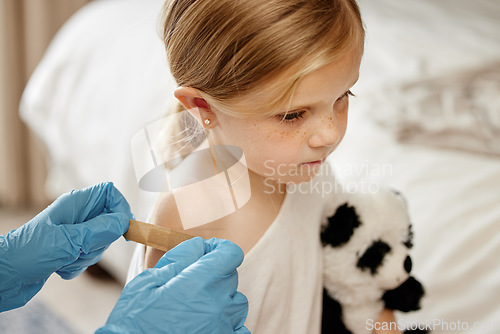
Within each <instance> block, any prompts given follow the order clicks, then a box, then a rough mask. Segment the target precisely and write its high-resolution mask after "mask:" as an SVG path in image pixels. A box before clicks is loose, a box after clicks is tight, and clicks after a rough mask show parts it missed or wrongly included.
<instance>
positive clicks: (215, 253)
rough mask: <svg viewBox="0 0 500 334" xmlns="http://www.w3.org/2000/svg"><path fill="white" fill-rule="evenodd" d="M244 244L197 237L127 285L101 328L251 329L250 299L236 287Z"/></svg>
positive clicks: (173, 332)
mask: <svg viewBox="0 0 500 334" xmlns="http://www.w3.org/2000/svg"><path fill="white" fill-rule="evenodd" d="M242 261H243V252H242V250H241V248H239V247H238V246H236V245H235V244H234V243H232V242H230V241H227V240H223V239H215V238H213V239H210V240H206V241H204V240H203V239H202V238H200V237H196V238H193V239H190V240H188V241H185V242H183V243H181V244H180V245H178V246H177V247H175V248H173V249H172V250H170V251H169V252H167V253H166V254H165V255H164V256H163V257H162V258H161V259H160V261H158V263H157V265H156V266H155V268H152V269H147V270H145V271H144V272H142V273H141V274H140V275H138V276H137V277H136V278H134V279H133V280H132V281H131V282H130V283H129V284H127V285H126V286H125V288H124V290H123V292H122V294H121V296H120V298H119V299H118V302H117V304H116V305H115V307H114V309H113V311H112V312H111V315H110V316H109V318H108V321H107V323H106V325H105V326H104V327H102V328H100V329H99V330H98V331H97V332H96V333H98V334H108V333H148V334H151V333H169V334H177V333H178V334H191V333H196V334H205V333H207V334H214V333H217V334H225V333H238V334H250V332H249V331H248V329H246V327H244V326H243V324H244V322H245V319H246V316H247V313H248V301H247V299H246V297H245V296H244V295H243V294H241V293H240V292H237V291H236V289H237V287H238V273H237V271H236V268H237V267H238V266H239V265H240V264H241V262H242Z"/></svg>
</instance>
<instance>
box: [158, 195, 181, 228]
mask: <svg viewBox="0 0 500 334" xmlns="http://www.w3.org/2000/svg"><path fill="white" fill-rule="evenodd" d="M151 220H152V223H153V224H155V225H159V226H163V227H167V228H169V229H172V230H177V231H182V230H183V226H182V221H181V217H180V216H179V211H178V209H177V204H176V203H175V198H174V195H173V193H172V192H169V193H162V194H160V195H159V196H158V198H157V200H156V204H155V207H154V210H153V214H152V215H151Z"/></svg>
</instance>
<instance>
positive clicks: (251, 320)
mask: <svg viewBox="0 0 500 334" xmlns="http://www.w3.org/2000/svg"><path fill="white" fill-rule="evenodd" d="M327 169H328V170H327ZM326 170H327V171H326ZM322 171H323V172H325V173H326V174H327V175H326V176H325V175H318V176H316V177H315V178H314V179H312V180H311V181H310V182H308V183H303V184H300V185H291V186H289V187H288V188H287V195H286V196H285V199H284V201H283V204H282V206H281V209H280V211H279V213H278V215H277V217H276V218H275V220H274V222H273V223H272V224H271V226H270V227H269V228H268V229H267V231H266V232H265V233H264V235H263V236H262V238H261V239H259V241H258V242H257V243H256V244H255V245H254V247H253V248H252V249H251V250H250V251H249V252H248V253H247V254H246V255H245V259H244V260H243V263H242V264H241V266H240V267H239V268H238V277H239V284H238V291H240V292H242V293H243V294H244V295H245V296H246V297H247V298H248V302H249V311H248V317H247V320H246V322H245V326H246V327H247V328H248V329H249V330H250V332H251V333H252V334H268V333H269V334H275V333H287V334H319V333H321V314H322V298H323V269H322V268H323V266H322V247H321V241H320V226H321V221H322V219H324V216H325V214H324V211H325V202H326V200H327V198H329V197H330V196H331V192H327V193H325V192H324V190H325V189H324V187H323V188H322V185H323V184H324V182H329V183H330V184H329V185H328V187H327V188H330V189H331V186H333V187H335V181H334V178H333V177H332V176H331V175H332V172H331V166H329V165H328V164H325V166H323V169H322ZM325 173H324V174H325ZM328 173H329V174H328ZM328 175H330V177H328ZM318 185H319V186H318ZM143 258H144V247H143V246H142V245H139V246H138V249H136V252H135V254H134V258H133V260H132V262H131V266H130V268H129V277H128V280H130V279H132V278H133V277H135V275H137V274H138V273H139V272H140V271H141V270H142V269H141V268H142V265H143Z"/></svg>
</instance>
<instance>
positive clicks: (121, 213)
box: [0, 183, 132, 311]
mask: <svg viewBox="0 0 500 334" xmlns="http://www.w3.org/2000/svg"><path fill="white" fill-rule="evenodd" d="M131 218H132V213H131V212H130V207H129V205H128V203H127V201H126V200H125V198H124V197H123V196H122V194H121V193H120V192H119V191H118V190H117V189H116V188H115V187H114V186H113V184H112V183H101V184H98V185H95V186H93V187H90V188H86V189H82V190H74V191H72V192H71V193H67V194H64V195H62V196H60V197H59V198H58V199H56V200H55V201H54V203H52V204H51V205H50V206H49V207H48V208H46V209H45V210H44V211H42V212H41V213H39V214H38V215H37V216H36V217H35V218H33V219H32V220H31V221H29V222H28V223H26V224H24V225H23V226H21V227H19V228H18V229H16V230H13V231H11V232H9V233H8V234H7V235H3V236H0V311H6V310H10V309H13V308H16V307H20V306H23V305H24V304H26V302H28V301H29V300H30V299H31V298H32V297H33V296H34V295H35V294H36V293H37V292H38V291H40V289H41V288H42V286H43V284H44V283H45V281H46V280H47V278H49V276H50V275H51V274H52V273H53V272H57V273H58V274H59V275H60V276H61V277H62V278H64V279H70V278H73V277H76V276H77V275H79V274H80V273H82V272H83V271H84V270H85V269H86V268H87V267H88V266H90V265H92V264H95V263H96V262H97V261H99V259H100V258H101V256H102V253H103V252H104V251H105V250H106V248H107V247H108V246H109V244H111V243H112V242H113V241H115V240H116V239H118V238H119V237H120V236H121V235H122V234H123V233H125V232H126V231H127V230H128V225H129V219H131Z"/></svg>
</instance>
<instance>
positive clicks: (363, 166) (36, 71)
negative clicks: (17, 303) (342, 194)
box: [0, 0, 500, 333]
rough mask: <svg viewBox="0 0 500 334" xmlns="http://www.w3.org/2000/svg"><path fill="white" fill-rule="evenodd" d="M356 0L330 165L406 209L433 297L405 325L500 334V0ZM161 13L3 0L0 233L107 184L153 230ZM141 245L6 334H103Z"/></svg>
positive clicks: (3, 325)
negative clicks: (360, 46)
mask: <svg viewBox="0 0 500 334" xmlns="http://www.w3.org/2000/svg"><path fill="white" fill-rule="evenodd" d="M358 2H359V4H360V7H361V11H362V14H363V18H364V21H365V25H366V29H367V40H366V49H365V55H364V59H363V64H362V68H361V77H360V80H359V83H358V84H357V85H356V86H355V87H354V89H353V92H354V93H355V94H356V96H357V97H356V98H354V99H352V104H351V109H350V119H349V122H350V124H349V128H348V133H347V136H346V138H345V140H344V142H343V144H342V145H341V147H340V148H339V149H338V151H336V152H335V154H333V156H332V157H331V162H332V164H333V165H334V167H335V168H336V169H337V172H338V174H339V177H341V178H343V179H344V180H345V182H350V184H351V185H352V186H353V187H359V188H360V189H362V188H363V187H369V186H370V185H373V184H384V185H388V186H391V187H394V188H397V189H399V190H401V191H402V192H403V193H404V194H405V196H406V197H407V198H408V202H409V205H410V212H411V215H412V217H413V221H414V230H415V235H416V240H415V244H416V246H415V248H414V251H413V255H412V256H413V258H414V275H415V276H417V278H418V279H420V280H421V281H422V282H424V284H425V286H426V289H427V297H426V299H425V300H424V302H423V307H422V310H421V311H420V312H417V313H414V314H411V315H400V316H401V317H402V318H403V319H406V320H408V321H413V322H421V321H425V320H432V319H436V318H440V319H443V320H447V321H456V320H457V319H460V320H461V321H465V322H467V323H470V324H471V327H472V324H473V323H474V322H476V321H477V322H479V323H480V324H482V325H484V326H481V327H479V328H469V329H467V330H466V331H464V332H471V333H472V332H474V333H498V332H499V331H500V324H498V319H500V304H499V302H498V301H499V300H500V289H499V284H500V283H499V282H500V263H499V262H498V254H499V253H500V205H499V203H500V35H499V34H498V31H500V2H499V1H497V0H476V1H469V0H441V1H434V0H406V1H398V0H360V1H358ZM162 3H163V1H162V0H149V1H143V0H94V1H87V0H69V1H68V0H0V50H1V52H0V233H7V232H8V231H9V230H11V229H13V228H16V227H17V226H20V225H22V224H23V223H25V222H27V221H28V220H29V219H31V218H32V217H33V216H34V215H35V214H36V213H37V212H39V211H40V210H42V209H43V208H44V207H45V206H46V205H47V204H48V203H50V202H52V201H53V200H54V199H55V198H56V197H57V196H59V195H60V194H62V193H64V192H66V191H69V190H71V189H75V188H82V187H87V186H90V185H93V184H95V183H97V182H101V181H113V182H114V183H115V185H116V186H117V187H118V189H120V190H121V191H122V193H123V194H124V195H125V197H126V198H127V200H128V201H129V202H130V204H131V206H132V210H133V212H134V214H135V216H136V218H137V219H138V220H143V221H148V214H149V212H150V210H151V208H152V205H153V203H154V199H155V194H152V193H145V192H143V191H141V190H140V189H139V188H138V186H137V180H136V177H135V173H134V169H133V164H132V159H131V156H130V138H131V137H132V136H133V134H135V133H136V132H137V131H139V130H140V129H141V128H142V127H144V126H145V125H146V124H148V123H150V122H151V121H153V120H156V119H158V118H160V117H161V116H162V115H163V114H164V112H165V110H166V105H167V104H168V103H169V101H170V100H171V99H172V98H173V95H172V92H173V89H174V88H175V83H174V82H173V80H172V78H171V77H170V75H169V74H168V71H167V66H166V61H165V57H164V52H163V45H162V42H161V40H160V38H159V34H158V17H159V13H160V8H161V5H162ZM68 19H69V20H68ZM133 249H134V245H133V244H132V243H128V242H125V241H124V240H120V241H119V242H117V243H115V244H113V246H112V247H110V249H109V250H108V251H107V252H106V254H105V256H104V257H103V259H102V260H101V261H100V263H99V267H94V268H92V269H91V270H90V272H89V273H85V274H83V275H81V276H80V277H78V278H77V279H75V280H72V281H63V280H62V279H60V278H59V277H58V276H57V275H54V276H53V277H51V278H50V279H49V282H48V283H47V286H46V287H45V288H44V289H43V290H42V292H41V293H40V294H39V295H37V297H35V299H34V300H33V301H32V302H30V303H29V304H28V306H27V307H26V308H23V309H20V310H15V311H9V312H6V313H4V314H1V315H0V332H12V333H24V332H27V333H32V332H51V333H73V332H74V333H89V332H92V331H93V330H95V329H97V328H98V327H99V326H100V325H102V324H103V323H104V322H105V320H106V318H107V316H108V314H109V312H110V311H111V309H112V307H113V305H114V303H115V302H116V300H117V298H118V296H119V293H120V290H121V287H122V286H123V284H124V282H125V280H126V274H127V268H128V263H129V261H130V257H131V254H132V252H133ZM488 324H490V325H491V326H489V325H488ZM495 324H497V325H498V327H492V326H494V325H495ZM43 326H46V327H43ZM34 328H35V329H38V330H34ZM434 330H435V332H436V333H448V332H450V333H451V332H454V331H446V330H444V329H442V328H434Z"/></svg>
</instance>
